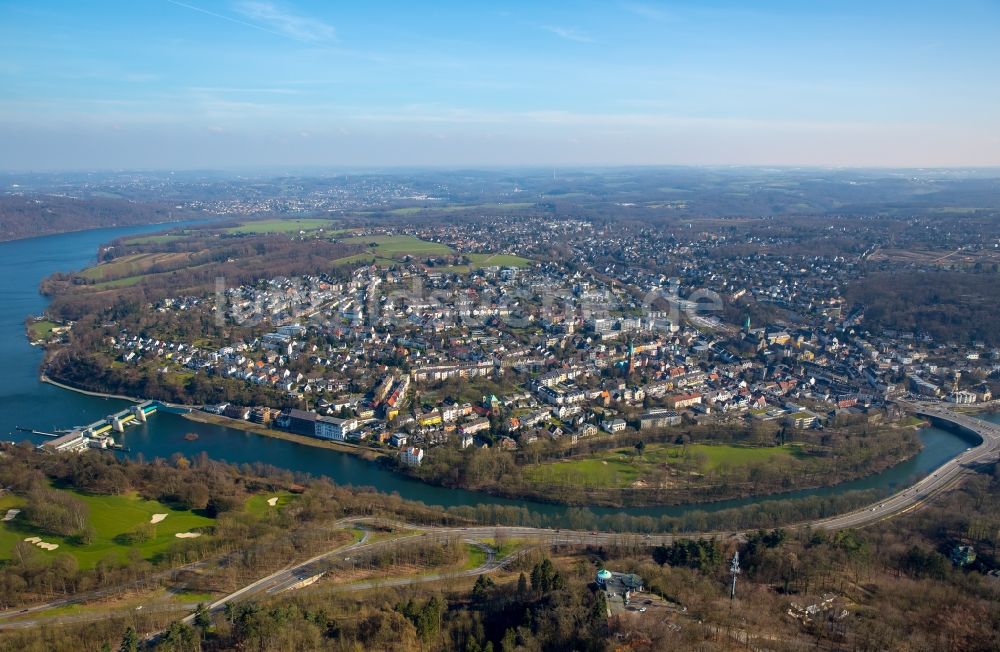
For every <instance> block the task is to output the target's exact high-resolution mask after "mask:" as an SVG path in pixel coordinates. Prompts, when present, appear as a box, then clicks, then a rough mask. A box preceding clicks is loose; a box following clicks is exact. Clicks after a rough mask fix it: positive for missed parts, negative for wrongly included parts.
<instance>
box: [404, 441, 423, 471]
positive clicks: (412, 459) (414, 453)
mask: <svg viewBox="0 0 1000 652" xmlns="http://www.w3.org/2000/svg"><path fill="white" fill-rule="evenodd" d="M399 459H400V461H401V462H402V463H403V464H406V465H408V466H420V463H421V462H423V461H424V449H422V448H416V447H414V446H411V447H409V448H404V449H403V450H401V451H400V452H399Z"/></svg>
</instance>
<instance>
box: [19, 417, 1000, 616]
mask: <svg viewBox="0 0 1000 652" xmlns="http://www.w3.org/2000/svg"><path fill="white" fill-rule="evenodd" d="M900 404H901V405H902V406H903V407H905V408H907V409H908V410H910V411H912V412H914V413H916V414H919V415H923V416H926V417H930V418H933V419H936V420H938V421H939V422H940V421H947V422H951V423H952V424H955V425H957V426H961V427H963V428H965V429H967V430H969V431H972V432H975V433H976V434H977V435H978V436H979V437H980V438H981V440H982V441H981V443H979V444H978V445H976V446H970V447H969V448H968V449H966V450H965V451H964V452H962V453H961V454H960V455H958V456H957V457H955V458H953V459H952V460H949V461H948V462H946V463H945V464H944V465H942V466H941V467H939V468H938V469H936V470H935V471H933V472H932V473H931V475H929V476H927V477H925V478H923V479H921V480H920V481H918V482H917V483H916V484H914V485H912V486H910V487H907V488H906V489H903V490H902V491H899V492H897V493H895V494H893V495H891V496H888V497H886V498H883V499H882V500H880V501H879V502H878V503H875V504H871V505H868V506H866V507H864V508H861V509H857V510H855V511H852V512H848V513H845V514H838V515H837V516H832V517H828V518H824V519H818V520H812V521H807V522H803V523H797V524H790V525H788V526H785V529H788V530H797V529H804V528H813V529H825V530H841V529H848V528H860V527H864V526H866V525H870V524H872V523H877V522H879V521H883V520H886V519H888V518H891V517H893V516H898V515H900V514H903V513H906V512H909V511H910V510H912V509H915V508H917V507H919V506H920V505H921V504H923V503H924V502H926V501H927V500H929V499H930V498H932V497H933V496H935V495H938V494H940V493H942V492H944V491H948V490H950V489H952V488H954V487H955V486H957V485H958V484H960V483H961V481H962V480H963V479H964V478H965V477H967V476H968V475H971V474H974V473H976V472H977V471H978V470H979V469H980V468H982V467H983V466H984V465H986V464H990V463H992V462H995V461H997V459H998V452H1000V425H997V424H992V423H989V422H987V421H983V420H980V419H976V418H974V417H969V416H966V415H964V414H960V413H956V412H953V411H952V410H950V409H948V408H947V407H946V406H945V405H943V404H941V403H938V402H902V401H901V402H900ZM372 521H378V522H380V523H382V524H387V525H392V526H394V527H396V528H399V529H411V530H416V531H415V532H414V533H412V534H405V535H403V536H401V537H396V538H393V539H384V540H380V541H374V542H370V532H369V531H367V530H364V534H363V536H362V538H361V539H360V540H358V541H356V542H354V543H352V544H349V545H346V546H342V547H339V548H336V549H333V550H330V551H327V552H324V553H322V554H320V555H316V556H315V557H312V558H310V559H307V560H305V561H303V562H300V563H298V564H294V565H291V566H288V567H286V568H283V569H281V570H279V571H277V572H275V573H272V574H270V575H268V576H266V577H264V578H261V579H259V580H256V581H254V582H252V583H251V584H248V585H246V586H244V587H242V588H240V589H239V590H237V591H234V592H233V593H230V594H229V595H227V596H225V597H223V598H221V599H219V600H217V601H216V602H214V603H212V604H211V605H210V606H209V609H211V610H213V611H215V610H219V609H222V608H224V607H225V605H226V604H227V603H230V602H233V601H237V600H245V599H249V598H252V597H257V596H262V595H273V594H276V593H280V592H282V591H287V590H290V589H293V588H296V587H297V585H301V584H302V583H303V581H304V580H308V579H310V578H312V577H316V576H318V575H319V574H321V573H324V572H326V571H327V570H329V569H331V568H332V567H333V566H332V564H333V563H335V562H348V561H350V558H351V557H352V556H362V555H368V554H371V553H373V552H376V551H378V550H379V549H383V548H388V547H392V546H398V545H406V544H407V543H409V542H413V541H417V540H420V541H422V542H426V541H439V542H442V543H443V542H446V541H449V540H453V539H455V538H460V539H462V540H464V541H466V542H469V543H473V544H475V545H479V546H480V547H482V548H483V549H484V550H485V551H486V552H487V560H486V562H485V563H484V564H482V565H480V566H479V567H477V568H474V569H471V570H465V571H459V572H451V573H440V574H431V575H421V576H419V577H401V578H389V579H378V580H370V581H363V582H355V583H349V584H342V585H339V586H337V587H336V588H335V589H334V590H336V591H338V592H344V591H362V590H366V589H371V588H375V587H388V586H403V585H407V584H415V583H418V582H432V581H437V580H441V579H447V578H449V577H461V576H474V575H479V574H483V573H489V572H492V571H494V570H496V569H497V568H499V567H501V566H502V565H503V564H504V563H505V562H506V561H508V560H509V558H507V559H497V558H496V556H495V552H494V551H493V549H492V548H490V547H489V546H486V545H485V544H483V543H482V541H484V540H493V539H495V538H498V537H504V538H507V539H508V540H518V541H519V542H521V543H523V544H528V545H537V546H557V545H567V546H583V545H591V546H608V545H628V546H633V547H652V546H658V545H669V544H671V543H673V541H674V540H676V539H692V538H694V539H697V538H704V539H716V540H720V541H721V540H727V539H728V540H742V539H743V538H744V537H745V536H746V532H734V531H725V532H718V531H717V532H683V533H678V534H634V533H633V534H628V533H612V532H596V531H580V530H561V529H548V528H533V527H513V526H471V527H437V526H427V525H421V524H415V523H398V522H391V521H387V520H386V519H382V518H375V517H358V518H345V519H341V520H339V521H337V522H336V524H337V525H341V526H343V525H355V526H358V527H363V526H364V524H365V523H366V522H372ZM68 601H76V602H79V601H80V596H76V598H75V599H74V598H70V599H69V600H67V601H59V603H65V602H68ZM59 603H50V604H47V605H40V606H37V607H33V608H30V609H27V610H25V609H22V610H9V611H5V612H0V629H3V628H5V627H7V626H12V627H13V626H17V627H24V626H29V624H31V625H34V624H41V623H43V622H48V621H50V620H51V619H48V618H45V617H40V618H38V619H32V620H17V621H14V622H9V623H4V622H3V621H4V620H7V619H10V618H12V617H14V616H23V615H24V614H25V613H31V612H37V611H42V610H44V609H48V608H51V607H52V606H57V604H59ZM98 617H99V616H98ZM193 619H194V615H193V614H191V615H189V616H188V617H186V618H185V619H184V621H185V622H188V623H190V622H192V621H193ZM154 636H155V635H154Z"/></svg>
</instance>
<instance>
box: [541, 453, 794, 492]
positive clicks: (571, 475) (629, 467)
mask: <svg viewBox="0 0 1000 652" xmlns="http://www.w3.org/2000/svg"><path fill="white" fill-rule="evenodd" d="M798 453H799V449H798V447H796V446H794V445H785V446H768V447H761V448H755V447H749V446H732V445H725V444H689V445H687V446H678V445H674V444H648V445H647V446H646V448H645V449H644V450H643V452H642V455H639V454H638V452H637V451H636V450H635V449H634V448H617V449H614V450H611V451H602V452H600V453H595V454H593V455H589V456H586V457H580V458H577V459H570V460H562V461H559V462H546V463H542V464H536V465H532V466H527V467H525V468H524V471H523V473H524V477H525V478H526V479H527V480H528V481H530V482H533V483H538V484H559V485H566V484H578V485H581V486H585V487H599V488H624V487H628V486H630V485H632V484H633V483H635V482H636V481H639V480H643V479H645V478H648V477H651V476H652V475H653V473H654V472H655V471H658V470H660V469H662V468H663V467H664V466H667V467H675V469H680V468H681V467H684V468H685V470H687V469H692V470H693V471H695V472H698V473H708V472H719V473H723V474H724V473H725V471H726V469H728V468H734V467H740V466H746V465H750V464H755V463H763V462H768V461H771V460H774V459H782V458H789V459H791V458H792V457H794V456H796V455H798Z"/></svg>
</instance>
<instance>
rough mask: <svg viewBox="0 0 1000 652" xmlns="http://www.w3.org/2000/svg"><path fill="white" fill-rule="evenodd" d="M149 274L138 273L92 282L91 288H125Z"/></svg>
mask: <svg viewBox="0 0 1000 652" xmlns="http://www.w3.org/2000/svg"><path fill="white" fill-rule="evenodd" d="M147 276H149V274H138V275H136V276H126V277H125V278H116V279H115V280H113V281H101V282H100V283H94V284H93V285H92V286H90V287H92V288H94V289H95V290H112V289H114V288H127V287H129V286H131V285H135V284H136V283H138V282H139V281H141V280H142V279H144V278H146V277H147Z"/></svg>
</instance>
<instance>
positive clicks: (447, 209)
mask: <svg viewBox="0 0 1000 652" xmlns="http://www.w3.org/2000/svg"><path fill="white" fill-rule="evenodd" d="M530 206H534V204H533V203H532V202H510V203H509V204H469V205H464V206H459V205H456V206H407V207H405V208H394V209H392V210H391V211H389V213H390V214H392V215H413V214H415V213H457V212H459V211H468V210H477V209H479V210H482V209H491V210H502V211H509V210H517V209H520V208H528V207H530Z"/></svg>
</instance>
